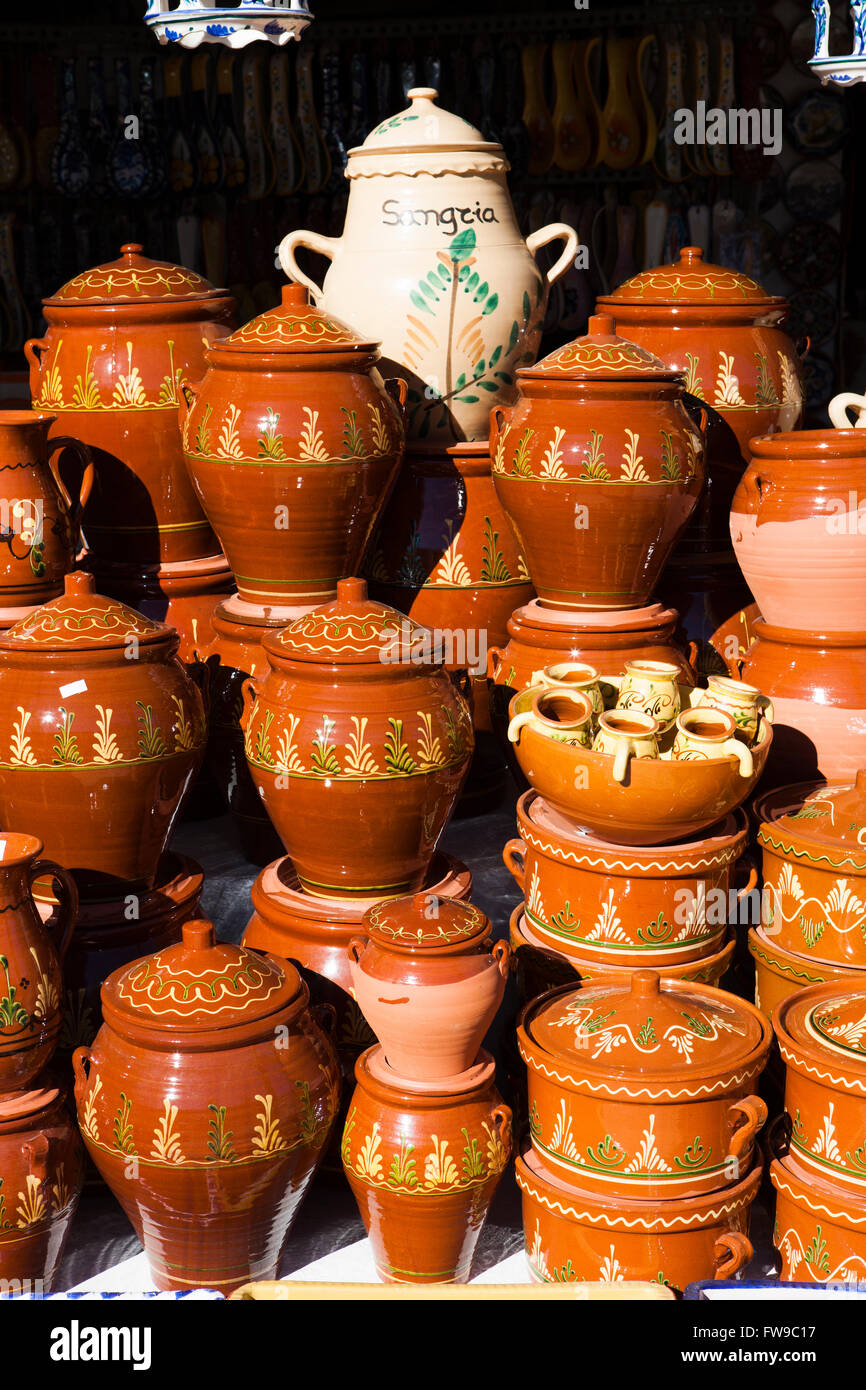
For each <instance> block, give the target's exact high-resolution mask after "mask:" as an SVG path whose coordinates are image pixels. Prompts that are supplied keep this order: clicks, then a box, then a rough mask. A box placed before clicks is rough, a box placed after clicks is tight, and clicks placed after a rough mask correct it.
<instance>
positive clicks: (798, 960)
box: [748, 927, 866, 1018]
mask: <svg viewBox="0 0 866 1390" xmlns="http://www.w3.org/2000/svg"><path fill="white" fill-rule="evenodd" d="M748 943H749V954H750V955H751V957H752V959H753V960H754V962H755V1004H756V1005H757V1007H758V1008H759V1009H760V1010H761V1012H762V1013H763V1014H765V1015H766V1017H767V1018H772V1017H773V1014H774V1013H775V1011H776V1009H777V1008H778V1007H779V1005H780V1004H781V1003H782V1001H783V1000H785V999H787V998H788V997H789V996H790V995H792V994H796V992H797V991H798V990H801V989H805V988H806V986H807V985H821V984H825V983H826V982H828V981H831V980H844V979H845V978H846V976H856V977H859V976H860V972H859V971H856V970H855V969H854V968H853V967H852V966H850V965H829V964H828V963H827V962H826V961H821V960H811V959H809V958H808V957H807V956H805V955H796V954H795V953H794V952H793V951H786V950H785V949H784V947H782V946H777V945H776V942H775V940H774V939H773V938H772V937H768V936H767V934H766V932H764V931H763V929H762V928H761V927H750V929H749V937H748ZM863 978H864V979H866V974H864V975H863Z"/></svg>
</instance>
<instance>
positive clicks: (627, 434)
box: [490, 314, 704, 610]
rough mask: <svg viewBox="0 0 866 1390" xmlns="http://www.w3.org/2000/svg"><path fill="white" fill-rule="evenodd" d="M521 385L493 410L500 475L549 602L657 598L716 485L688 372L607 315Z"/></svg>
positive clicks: (527, 373) (565, 605)
mask: <svg viewBox="0 0 866 1390" xmlns="http://www.w3.org/2000/svg"><path fill="white" fill-rule="evenodd" d="M517 385H518V391H519V399H518V401H517V404H516V405H514V406H511V407H505V408H501V409H495V410H494V411H493V413H492V415H491V434H490V451H491V453H492V455H493V480H494V483H495V485H496V491H497V494H498V496H499V500H500V502H501V503H502V505H503V507H504V508H505V511H506V512H507V514H508V516H509V517H510V519H511V523H512V525H513V526H514V530H515V532H516V533H517V538H518V540H519V541H520V543H521V545H522V548H523V551H524V554H525V555H526V560H527V564H528V565H529V572H530V574H531V576H532V581H533V583H534V585H535V588H536V590H537V591H538V597H539V600H540V602H541V605H542V606H543V607H552V608H557V609H571V610H575V609H576V610H580V609H627V608H641V607H643V606H645V605H646V604H648V603H649V601H650V599H651V597H652V594H653V591H654V589H655V586H656V582H657V580H658V578H659V575H660V574H661V571H662V569H663V568H664V565H665V562H666V560H667V558H668V556H669V554H670V552H671V550H672V548H673V546H674V544H675V543H676V540H677V538H678V537H679V535H680V534H681V532H682V530H683V528H684V527H685V525H686V523H687V521H688V519H689V517H690V516H691V514H692V512H693V511H694V508H695V505H696V503H697V499H698V497H699V496H700V493H701V489H702V488H703V484H704V444H703V436H702V435H701V433H700V431H699V430H698V428H697V426H696V425H695V424H694V423H693V421H692V419H691V417H690V416H689V414H688V412H687V410H686V408H685V405H684V404H683V397H684V387H683V378H682V375H681V374H679V373H677V372H675V371H673V370H672V369H671V368H669V367H667V366H666V365H665V364H664V363H663V362H661V361H659V359H658V358H657V357H653V356H652V354H651V353H648V352H646V351H645V350H644V349H643V348H641V347H636V346H635V344H634V343H630V342H627V341H626V340H625V339H624V338H621V337H618V336H617V333H616V324H615V323H614V320H613V319H612V318H610V317H609V316H608V315H604V314H597V315H594V316H593V317H591V318H590V320H589V332H588V334H587V335H586V336H585V337H583V338H576V339H575V340H574V342H572V343H568V344H567V345H566V346H565V347H562V348H559V349H558V350H557V351H556V352H554V353H551V355H550V356H549V357H545V358H544V360H543V361H541V362H539V363H538V364H537V365H536V366H534V367H527V368H523V369H521V370H520V371H519V372H518V374H517Z"/></svg>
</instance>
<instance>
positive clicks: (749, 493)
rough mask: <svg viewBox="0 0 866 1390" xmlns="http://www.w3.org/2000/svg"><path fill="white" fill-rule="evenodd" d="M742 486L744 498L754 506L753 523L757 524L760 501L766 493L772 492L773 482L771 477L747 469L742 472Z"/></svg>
mask: <svg viewBox="0 0 866 1390" xmlns="http://www.w3.org/2000/svg"><path fill="white" fill-rule="evenodd" d="M743 487H744V488H745V492H746V498H747V499H748V501H749V502H750V503H751V504H752V505H753V506H754V509H755V514H756V515H755V524H756V525H757V524H758V520H759V519H758V516H757V513H758V512H759V511H760V509H761V503H762V502H764V501H765V499H766V497H767V494H768V493H770V492H772V490H773V487H774V483H773V480H772V478H766V477H765V476H764V475H763V473H759V472H755V473H753V472H752V471H751V469H747V470H746V472H745V473H744V474H743Z"/></svg>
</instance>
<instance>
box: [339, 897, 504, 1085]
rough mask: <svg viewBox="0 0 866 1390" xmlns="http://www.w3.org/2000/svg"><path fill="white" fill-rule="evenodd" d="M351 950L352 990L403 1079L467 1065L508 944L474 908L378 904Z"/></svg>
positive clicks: (438, 1075)
mask: <svg viewBox="0 0 866 1390" xmlns="http://www.w3.org/2000/svg"><path fill="white" fill-rule="evenodd" d="M362 930H363V932H364V933H365V935H364V936H358V937H355V938H354V939H353V940H352V941H351V942H350V943H349V969H350V972H351V976H352V992H353V994H354V996H355V999H356V1000H357V1002H358V1007H359V1009H360V1010H361V1013H362V1014H363V1015H364V1017H365V1018H366V1020H367V1022H368V1023H369V1025H370V1027H371V1028H372V1029H373V1032H374V1033H375V1034H376V1037H377V1038H378V1039H379V1041H380V1042H381V1044H382V1050H383V1053H384V1056H385V1059H386V1061H387V1062H388V1065H389V1066H390V1067H391V1068H392V1069H393V1070H394V1071H395V1072H397V1073H398V1074H399V1075H400V1076H402V1077H403V1078H404V1079H405V1080H406V1081H409V1082H413V1081H437V1080H441V1079H442V1077H448V1076H456V1075H457V1073H458V1072H463V1071H466V1070H467V1069H468V1068H469V1067H471V1066H472V1064H473V1062H474V1061H475V1059H476V1057H477V1055H478V1049H479V1047H480V1046H481V1040H482V1038H483V1037H484V1035H485V1033H486V1032H487V1029H488V1028H489V1027H490V1024H491V1023H492V1022H493V1018H494V1015H495V1014H496V1011H497V1009H498V1008H499V1005H500V1004H501V1003H502V998H503V995H504V994H505V982H506V980H507V978H508V968H509V955H510V952H509V947H508V943H507V942H506V941H497V942H496V943H495V944H494V945H493V946H492V947H491V942H490V937H491V931H492V928H491V926H490V921H489V919H488V918H487V917H485V915H484V913H483V912H481V911H479V909H478V908H477V907H473V906H472V904H471V903H457V902H453V901H451V900H449V899H448V898H440V897H437V896H436V895H435V894H434V893H428V892H422V893H416V894H415V895H414V897H412V898H403V899H399V900H397V901H393V900H392V901H386V902H382V903H377V904H376V906H375V907H371V908H369V909H368V910H367V912H365V914H364V921H363V926H362Z"/></svg>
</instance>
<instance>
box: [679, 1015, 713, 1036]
mask: <svg viewBox="0 0 866 1390" xmlns="http://www.w3.org/2000/svg"><path fill="white" fill-rule="evenodd" d="M681 1016H682V1017H683V1018H684V1019H685V1020H686V1023H688V1025H689V1027H690V1028H691V1030H692V1032H693V1033H696V1034H697V1036H698V1037H699V1038H709V1037H710V1036H711V1034H712V1031H713V1030H712V1028H711V1027H710V1025H709V1024H708V1023H704V1022H703V1021H702V1020H701V1019H699V1018H693V1017H692V1015H691V1014H687V1013H686V1012H685V1010H681Z"/></svg>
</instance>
